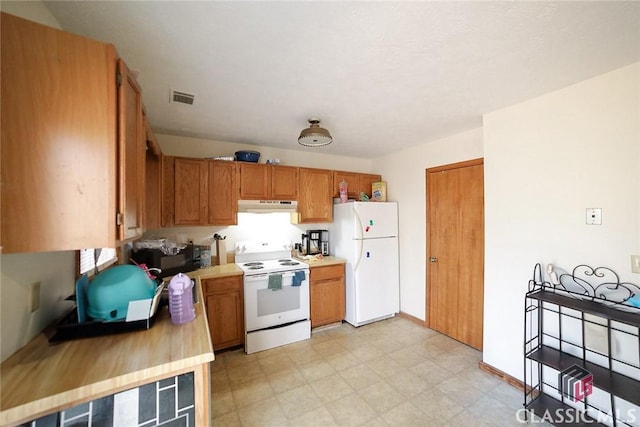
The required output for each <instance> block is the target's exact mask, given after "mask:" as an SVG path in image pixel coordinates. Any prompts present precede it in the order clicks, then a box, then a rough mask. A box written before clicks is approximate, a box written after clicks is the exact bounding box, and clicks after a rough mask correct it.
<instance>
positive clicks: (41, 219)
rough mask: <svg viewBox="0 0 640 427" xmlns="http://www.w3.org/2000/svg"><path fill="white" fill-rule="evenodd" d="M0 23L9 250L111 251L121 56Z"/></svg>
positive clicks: (12, 20)
mask: <svg viewBox="0 0 640 427" xmlns="http://www.w3.org/2000/svg"><path fill="white" fill-rule="evenodd" d="M0 15H1V22H0V30H1V34H0V38H1V39H2V49H0V55H1V59H0V64H1V65H0V67H1V68H0V73H1V92H2V96H1V98H2V100H1V109H2V115H1V116H2V118H1V125H0V126H1V129H2V137H1V138H2V159H1V169H2V171H1V176H2V186H1V188H2V194H1V198H0V199H1V205H2V206H1V221H2V224H1V227H0V228H1V238H2V251H3V252H4V253H17V252H40V251H57V250H73V249H78V248H91V247H114V246H115V241H116V232H115V231H116V228H115V224H116V186H117V180H116V176H117V173H116V167H117V163H116V153H117V148H116V141H117V138H116V129H117V122H116V118H117V115H116V112H117V104H116V53H115V49H114V48H113V46H111V45H107V44H104V43H100V42H97V41H94V40H90V39H87V38H84V37H79V36H76V35H73V34H69V33H65V32H63V31H59V30H56V29H54V28H50V27H46V26H43V25H40V24H37V23H34V22H31V21H27V20H24V19H21V18H18V17H15V16H12V15H8V14H6V13H1V14H0Z"/></svg>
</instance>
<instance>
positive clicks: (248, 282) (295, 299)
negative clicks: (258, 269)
mask: <svg viewBox="0 0 640 427" xmlns="http://www.w3.org/2000/svg"><path fill="white" fill-rule="evenodd" d="M292 277H293V274H292V273H283V274H282V288H281V289H276V290H274V289H269V288H268V282H269V277H268V275H266V274H265V275H261V276H253V277H245V282H244V304H245V313H244V314H245V326H246V328H247V331H254V330H258V329H262V328H268V327H273V326H278V325H283V324H285V323H288V322H295V321H298V320H305V319H308V318H309V282H308V279H306V280H304V281H303V283H302V284H301V286H291V282H292ZM307 277H308V273H307Z"/></svg>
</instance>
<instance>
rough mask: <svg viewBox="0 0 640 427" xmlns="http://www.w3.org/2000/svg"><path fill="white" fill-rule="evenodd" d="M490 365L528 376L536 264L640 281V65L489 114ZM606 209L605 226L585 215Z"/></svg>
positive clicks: (486, 320)
mask: <svg viewBox="0 0 640 427" xmlns="http://www.w3.org/2000/svg"><path fill="white" fill-rule="evenodd" d="M484 152H485V233H486V234H485V245H486V246H485V248H486V252H485V309H484V313H485V318H484V328H485V329H484V331H485V332H484V353H483V359H484V361H485V362H486V363H488V364H489V365H492V366H494V367H496V368H498V369H500V370H502V371H504V372H506V373H508V374H510V375H512V376H514V377H517V378H522V369H523V363H522V347H523V344H522V340H523V319H524V315H523V307H524V294H525V293H526V290H527V281H528V280H529V279H530V278H531V277H532V273H533V267H534V264H535V263H537V262H541V263H543V264H547V263H553V264H555V265H557V266H559V267H562V268H564V269H565V270H569V271H570V270H571V269H573V267H575V266H576V265H578V264H583V263H584V264H588V265H591V266H593V267H598V266H607V267H610V268H612V269H613V270H614V271H616V272H617V273H618V274H619V275H620V278H621V280H623V281H629V282H632V283H640V276H638V275H637V274H632V273H631V267H630V258H629V257H630V255H631V254H639V253H640V225H639V218H640V197H639V195H640V63H636V64H633V65H631V66H628V67H625V68H622V69H619V70H616V71H613V72H610V73H607V74H604V75H602V76H599V77H596V78H593V79H590V80H586V81H584V82H581V83H578V84H576V85H573V86H570V87H567V88H564V89H561V90H558V91H556V92H553V93H550V94H547V95H545V96H541V97H539V98H535V99H532V100H530V101H527V102H524V103H521V104H518V105H515V106H512V107H509V108H505V109H503V110H499V111H496V112H493V113H491V114H487V115H485V116H484ZM588 207H599V208H602V217H603V219H602V225H599V226H595V225H586V224H585V209H586V208H588Z"/></svg>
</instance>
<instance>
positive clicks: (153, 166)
mask: <svg viewBox="0 0 640 427" xmlns="http://www.w3.org/2000/svg"><path fill="white" fill-rule="evenodd" d="M145 130H146V132H145V133H146V138H145V139H146V145H147V147H146V148H147V149H146V155H145V165H144V166H145V179H144V190H145V199H144V205H145V206H144V213H145V217H144V228H145V230H154V229H157V228H160V227H161V225H160V223H161V214H162V209H161V207H160V204H161V200H162V193H161V179H162V173H161V170H162V160H161V156H162V153H161V152H160V146H159V145H158V141H156V138H155V135H154V134H153V131H152V130H151V127H150V126H149V123H147V121H146V120H145Z"/></svg>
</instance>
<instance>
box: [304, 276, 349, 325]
mask: <svg viewBox="0 0 640 427" xmlns="http://www.w3.org/2000/svg"><path fill="white" fill-rule="evenodd" d="M309 275H310V281H309V297H310V303H311V327H312V328H315V327H317V326H322V325H328V324H330V323H335V322H340V321H342V320H344V316H345V288H344V287H345V283H344V264H334V265H328V266H317V267H313V266H312V267H311V272H310V273H309Z"/></svg>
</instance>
